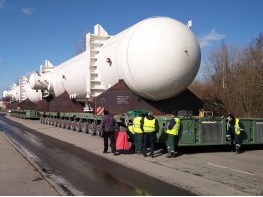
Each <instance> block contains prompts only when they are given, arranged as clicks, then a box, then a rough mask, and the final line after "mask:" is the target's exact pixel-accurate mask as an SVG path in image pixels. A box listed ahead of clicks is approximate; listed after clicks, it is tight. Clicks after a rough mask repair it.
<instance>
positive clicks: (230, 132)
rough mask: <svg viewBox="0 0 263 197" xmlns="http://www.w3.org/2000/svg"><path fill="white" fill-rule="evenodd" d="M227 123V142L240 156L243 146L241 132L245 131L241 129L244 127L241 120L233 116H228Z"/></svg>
mask: <svg viewBox="0 0 263 197" xmlns="http://www.w3.org/2000/svg"><path fill="white" fill-rule="evenodd" d="M226 123H227V124H226V127H227V128H226V142H227V143H228V144H229V145H231V147H235V152H236V153H237V154H239V153H240V149H241V144H242V137H241V131H243V130H244V129H242V128H241V127H242V125H241V123H240V122H239V119H238V118H236V117H235V116H234V115H233V114H228V115H227V118H226Z"/></svg>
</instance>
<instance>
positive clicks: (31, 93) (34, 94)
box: [23, 83, 42, 103]
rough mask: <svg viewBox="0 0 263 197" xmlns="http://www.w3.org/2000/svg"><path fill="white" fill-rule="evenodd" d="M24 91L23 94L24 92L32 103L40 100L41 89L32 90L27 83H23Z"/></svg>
mask: <svg viewBox="0 0 263 197" xmlns="http://www.w3.org/2000/svg"><path fill="white" fill-rule="evenodd" d="M23 88H24V91H25V94H26V97H27V98H28V99H29V100H30V101H31V102H33V103H37V102H39V101H41V100H42V94H41V91H38V90H33V89H32V88H31V87H30V85H29V83H26V84H25V85H24V87H23Z"/></svg>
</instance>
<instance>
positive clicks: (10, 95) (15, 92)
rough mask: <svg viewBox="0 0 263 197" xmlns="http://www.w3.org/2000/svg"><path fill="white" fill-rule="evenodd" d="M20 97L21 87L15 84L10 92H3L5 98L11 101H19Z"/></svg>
mask: <svg viewBox="0 0 263 197" xmlns="http://www.w3.org/2000/svg"><path fill="white" fill-rule="evenodd" d="M19 96H20V87H19V86H18V85H16V84H13V85H12V86H11V87H10V89H9V90H5V91H4V92H3V97H4V98H7V99H10V100H12V101H18V100H19Z"/></svg>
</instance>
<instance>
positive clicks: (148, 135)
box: [141, 111, 159, 158]
mask: <svg viewBox="0 0 263 197" xmlns="http://www.w3.org/2000/svg"><path fill="white" fill-rule="evenodd" d="M141 130H142V131H143V133H144V137H143V138H144V140H143V141H144V143H143V155H144V157H146V156H147V145H148V141H150V156H151V157H152V158H153V157H154V156H153V154H154V143H155V139H156V133H158V131H159V123H158V121H157V119H155V118H154V117H153V113H152V112H151V111H150V112H148V115H147V116H146V117H144V118H143V119H142V120H141Z"/></svg>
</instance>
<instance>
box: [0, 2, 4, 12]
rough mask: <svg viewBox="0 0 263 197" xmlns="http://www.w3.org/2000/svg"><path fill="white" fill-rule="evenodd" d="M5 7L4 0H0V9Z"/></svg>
mask: <svg viewBox="0 0 263 197" xmlns="http://www.w3.org/2000/svg"><path fill="white" fill-rule="evenodd" d="M4 7H5V0H0V10H1V9H3V8H4Z"/></svg>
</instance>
